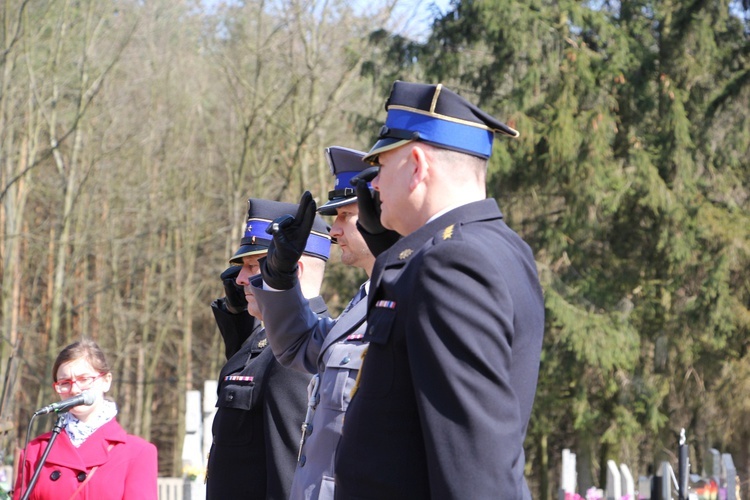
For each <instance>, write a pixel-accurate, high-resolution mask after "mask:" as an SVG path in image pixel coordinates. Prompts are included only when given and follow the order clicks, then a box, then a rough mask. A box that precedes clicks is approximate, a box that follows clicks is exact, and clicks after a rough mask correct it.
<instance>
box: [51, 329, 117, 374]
mask: <svg viewBox="0 0 750 500" xmlns="http://www.w3.org/2000/svg"><path fill="white" fill-rule="evenodd" d="M81 358H83V359H85V360H86V361H88V362H89V364H90V365H91V366H92V367H93V368H94V370H96V371H98V372H99V373H109V372H110V369H109V364H108V363H107V358H106V357H105V356H104V352H103V351H102V349H101V348H100V347H99V344H97V343H96V342H94V341H93V340H91V339H82V340H79V341H78V342H73V343H72V344H70V345H68V346H66V347H64V348H63V350H62V351H60V354H58V355H57V359H56V360H55V364H54V365H52V380H53V382H57V370H58V368H60V365H62V364H63V363H68V362H69V361H75V360H77V359H81Z"/></svg>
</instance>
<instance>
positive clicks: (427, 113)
mask: <svg viewBox="0 0 750 500" xmlns="http://www.w3.org/2000/svg"><path fill="white" fill-rule="evenodd" d="M385 109H386V111H388V116H387V118H386V120H385V125H384V126H383V127H382V128H381V129H380V134H379V135H378V141H377V142H376V143H375V145H374V146H373V147H372V149H370V152H369V153H367V155H365V157H364V158H363V159H364V161H366V162H369V163H375V162H377V158H378V155H379V154H380V153H383V152H385V151H390V150H391V149H396V148H398V147H400V146H403V145H404V144H407V143H409V142H411V141H421V142H426V143H428V144H432V145H434V146H437V147H440V148H444V149H451V150H454V151H459V152H461V153H467V154H470V155H474V156H478V157H480V158H489V157H490V155H491V154H492V142H493V139H494V138H495V134H502V135H507V136H510V137H518V131H517V130H514V129H512V128H511V127H509V126H507V125H506V124H504V123H503V122H501V121H499V120H497V119H496V118H494V117H492V116H490V115H489V114H487V113H485V112H484V111H482V110H481V109H479V108H478V107H477V106H475V105H474V104H472V103H470V102H469V101H467V100H466V99H464V98H463V97H461V96H459V95H458V94H456V93H454V92H452V91H450V90H448V89H447V88H445V87H443V84H441V83H439V84H437V85H433V84H424V83H409V82H402V81H396V82H394V83H393V87H392V88H391V95H390V96H389V97H388V100H387V101H386V103H385Z"/></svg>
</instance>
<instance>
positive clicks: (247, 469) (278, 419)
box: [206, 297, 327, 500]
mask: <svg viewBox="0 0 750 500" xmlns="http://www.w3.org/2000/svg"><path fill="white" fill-rule="evenodd" d="M310 307H311V308H312V309H313V310H314V311H316V312H317V313H318V314H321V315H326V314H327V308H326V306H325V302H324V301H323V299H322V298H321V297H315V298H314V299H312V300H310ZM214 315H215V317H216V320H217V323H218V324H219V328H220V330H221V331H222V335H223V336H224V338H225V340H227V339H236V338H239V337H242V336H244V335H245V333H242V332H238V331H233V330H235V328H236V327H239V326H247V324H248V323H247V322H246V321H245V318H243V317H242V315H241V314H238V315H233V314H230V313H228V312H226V311H222V310H221V309H217V308H214ZM247 316H249V315H247ZM253 324H254V331H253V332H252V335H250V337H249V338H247V340H245V342H244V343H243V344H242V346H241V347H240V348H239V350H237V352H235V353H234V354H233V355H232V356H231V358H229V360H228V361H227V363H226V364H225V365H224V367H223V368H222V369H221V373H220V376H219V394H218V396H219V397H218V401H217V403H216V406H217V408H218V410H217V411H216V416H215V417H214V423H213V438H214V439H213V444H212V445H211V452H210V454H209V459H208V479H207V482H206V498H207V499H208V500H219V499H220V500H225V499H235V498H236V499H243V500H251V499H257V500H266V499H268V500H271V499H273V500H287V499H288V498H289V493H290V488H291V485H292V476H293V475H294V469H295V465H296V462H297V447H298V444H299V438H300V426H301V425H302V422H303V421H304V419H305V412H306V409H307V385H308V383H309V381H310V375H308V374H304V373H300V372H297V371H295V370H291V369H289V368H284V367H282V366H281V365H280V364H279V363H278V361H276V358H275V357H274V355H273V352H272V351H271V349H269V348H268V339H267V338H266V335H265V330H263V329H262V328H260V327H259V324H258V323H257V322H254V323H253ZM229 352H230V349H229V346H227V353H228V354H229Z"/></svg>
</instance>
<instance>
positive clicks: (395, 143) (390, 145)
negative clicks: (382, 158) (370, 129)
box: [362, 137, 412, 163]
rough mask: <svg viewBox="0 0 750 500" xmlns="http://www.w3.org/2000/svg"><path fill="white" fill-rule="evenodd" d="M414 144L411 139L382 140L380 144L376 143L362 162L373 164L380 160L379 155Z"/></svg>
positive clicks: (387, 138)
mask: <svg viewBox="0 0 750 500" xmlns="http://www.w3.org/2000/svg"><path fill="white" fill-rule="evenodd" d="M410 142H412V140H411V139H393V138H389V137H386V138H384V139H380V140H379V141H378V142H376V143H375V145H374V146H373V147H372V148H371V149H370V152H369V153H367V154H366V155H365V156H364V157H363V158H362V161H366V162H368V163H371V162H373V161H375V160H377V159H378V155H380V154H381V153H385V152H386V151H390V150H392V149H396V148H400V147H401V146H403V145H404V144H408V143H410Z"/></svg>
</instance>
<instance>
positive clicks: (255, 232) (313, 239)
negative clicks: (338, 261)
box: [241, 219, 331, 260]
mask: <svg viewBox="0 0 750 500" xmlns="http://www.w3.org/2000/svg"><path fill="white" fill-rule="evenodd" d="M270 225H271V221H267V220H264V219H248V221H247V224H246V225H245V236H244V237H243V238H242V243H241V244H242V245H264V246H268V245H269V244H270V243H271V235H270V234H268V233H267V232H266V228H267V227H268V226H270ZM305 253H307V254H310V255H313V256H315V257H320V258H321V259H326V260H328V258H329V257H330V256H331V237H330V236H329V235H327V234H325V235H324V234H320V233H318V232H315V231H312V232H310V236H309V237H308V238H307V243H306V244H305Z"/></svg>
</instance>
